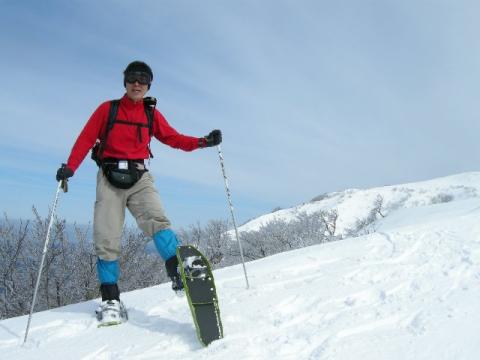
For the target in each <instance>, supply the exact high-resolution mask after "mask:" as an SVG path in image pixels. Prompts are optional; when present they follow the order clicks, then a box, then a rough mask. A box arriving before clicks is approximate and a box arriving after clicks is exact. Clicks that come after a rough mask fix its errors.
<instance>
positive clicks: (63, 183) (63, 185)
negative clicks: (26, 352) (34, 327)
mask: <svg viewBox="0 0 480 360" xmlns="http://www.w3.org/2000/svg"><path fill="white" fill-rule="evenodd" d="M60 189H63V191H64V192H66V189H67V181H59V182H58V186H57V192H56V194H55V200H54V201H53V205H52V210H51V211H50V221H49V223H48V228H47V237H46V238H45V243H44V245H43V253H42V260H41V261H40V267H39V269H38V275H37V282H36V284H35V290H34V292H33V299H32V306H31V308H30V315H29V316H28V322H27V329H26V330H25V338H24V339H23V344H24V345H25V343H26V342H27V337H28V330H29V329H30V321H31V320H32V315H33V308H34V307H35V301H36V300H37V292H38V287H39V285H40V278H41V276H42V269H43V263H44V262H45V256H46V255H47V248H48V242H49V241H50V230H51V229H52V225H53V217H54V215H55V210H56V208H57V202H58V195H59V194H60Z"/></svg>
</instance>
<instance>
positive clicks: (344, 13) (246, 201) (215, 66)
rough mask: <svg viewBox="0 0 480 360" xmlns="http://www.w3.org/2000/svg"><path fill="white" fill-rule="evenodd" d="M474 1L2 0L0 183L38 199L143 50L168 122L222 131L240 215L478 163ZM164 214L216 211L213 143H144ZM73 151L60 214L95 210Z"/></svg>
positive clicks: (12, 193)
mask: <svg viewBox="0 0 480 360" xmlns="http://www.w3.org/2000/svg"><path fill="white" fill-rule="evenodd" d="M479 10H480V4H479V3H478V2H476V1H462V0H460V1H445V0H440V1H433V0H431V1H422V0H415V1H413V0H403V1H391V0H378V1H355V0H348V1H347V0H345V1H328V2H327V1H306V0H297V1H287V0H276V1H273V0H264V1H253V0H252V1H221V0H215V1H214V0H206V1H135V2H133V1H90V0H85V1H49V0H46V1H41V2H40V1H8V0H7V1H5V0H3V1H2V0H0V49H1V51H0V67H1V68H2V69H4V71H3V86H1V87H0V102H1V106H0V118H1V122H2V131H1V132H0V139H1V142H0V154H1V155H0V168H1V170H0V199H1V204H2V206H1V210H2V211H3V212H6V213H7V214H8V215H9V216H10V217H22V218H28V217H30V216H31V207H32V205H35V206H36V207H37V208H38V209H39V211H40V213H42V214H46V213H47V211H48V207H49V205H50V204H51V202H52V200H53V195H54V192H55V187H56V183H55V180H54V175H55V172H56V169H57V168H58V166H59V165H60V163H61V162H64V161H65V160H66V159H67V157H68V154H69V152H70V149H71V147H72V145H73V143H74V141H75V139H76V137H77V136H78V133H79V132H80V130H81V129H82V127H83V126H84V124H85V122H86V120H87V119H88V117H89V116H90V114H91V113H92V112H93V111H94V110H95V108H96V107H97V106H98V105H99V104H100V103H101V102H103V101H104V100H107V99H113V98H118V97H121V96H122V95H123V92H124V89H123V83H122V71H123V69H124V68H125V66H126V65H127V64H128V63H129V62H130V61H133V60H143V61H146V62H147V63H148V64H150V65H151V67H152V68H153V71H154V83H153V85H152V88H151V90H150V95H153V96H156V97H157V98H158V109H159V110H160V111H161V112H162V113H163V114H164V115H165V117H166V118H167V119H168V121H169V122H170V124H171V125H173V126H174V127H175V128H176V129H177V130H179V131H180V132H182V133H185V134H189V135H195V136H201V135H205V134H207V133H208V132H209V131H210V130H211V129H214V128H219V129H221V130H222V131H223V133H224V143H223V144H222V149H223V151H224V154H225V161H226V163H225V165H226V169H227V174H228V175H229V180H230V186H231V191H232V196H233V202H234V204H235V208H236V214H237V217H238V220H239V222H240V223H242V222H244V221H246V220H248V219H249V218H252V217H255V216H258V215H261V214H263V213H267V212H269V211H270V210H272V209H273V208H274V207H277V206H281V207H288V206H292V205H296V204H299V203H301V202H304V201H308V200H310V199H311V198H313V197H315V196H316V195H318V194H321V193H324V192H330V191H336V190H344V189H346V188H353V187H356V188H358V187H372V186H381V185H387V184H395V183H403V182H408V181H417V180H423V179H429V178H434V177H438V176H443V175H449V174H453V173H459V172H464V171H475V170H477V169H478V168H479V166H478V164H479V160H480V156H479V145H478V143H479V141H478V138H479V134H480V124H479V121H478V114H479V113H480V111H479V110H480V109H479V107H480V105H479V104H480V102H479V101H478V99H477V96H478V88H479V84H480V71H479V69H480V68H479V64H480V45H479V41H478V34H480V25H479V22H478V15H479ZM152 148H153V153H154V154H155V158H154V159H152V161H151V165H150V167H151V170H152V173H153V174H154V176H155V178H156V184H157V187H158V189H159V191H160V194H161V196H162V199H163V202H164V206H165V208H166V211H167V215H168V216H169V217H170V218H171V220H172V222H173V224H174V226H176V227H178V226H187V225H188V224H193V223H196V222H197V221H200V222H201V223H204V222H205V221H207V220H209V219H217V218H227V217H228V215H229V213H228V208H227V205H226V199H225V192H224V185H223V178H222V176H221V171H220V167H219V163H218V156H217V153H216V151H215V149H206V150H200V151H197V152H193V153H184V152H181V151H178V150H173V149H169V148H167V147H166V146H164V145H162V144H160V143H155V144H153V147H152ZM95 172H96V169H95V166H94V164H93V162H92V161H91V160H90V159H88V158H87V159H85V161H84V162H83V164H82V166H81V167H80V169H79V170H78V171H77V173H76V174H75V176H74V178H72V180H71V181H70V191H69V193H68V194H65V195H62V197H61V199H60V203H59V209H58V211H59V215H60V216H61V217H63V218H66V219H67V220H68V221H70V222H73V221H77V222H80V223H86V222H89V221H91V220H92V217H93V202H94V193H95Z"/></svg>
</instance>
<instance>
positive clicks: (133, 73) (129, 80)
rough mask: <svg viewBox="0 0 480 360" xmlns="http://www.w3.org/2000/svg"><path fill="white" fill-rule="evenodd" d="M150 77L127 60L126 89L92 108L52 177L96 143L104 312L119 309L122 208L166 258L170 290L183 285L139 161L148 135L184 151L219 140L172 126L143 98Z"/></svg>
mask: <svg viewBox="0 0 480 360" xmlns="http://www.w3.org/2000/svg"><path fill="white" fill-rule="evenodd" d="M152 80H153V72H152V70H151V68H150V67H149V66H148V65H147V64H145V63H144V62H141V61H134V62H132V63H130V64H129V65H128V66H127V68H126V69H125V71H124V82H123V84H124V87H125V88H126V94H125V95H124V96H123V97H122V98H121V99H120V101H119V103H118V102H117V104H115V102H114V101H112V102H111V101H107V102H104V103H103V104H101V105H100V106H99V107H98V108H97V110H96V111H95V112H94V113H93V114H92V116H91V117H90V119H89V120H88V122H87V123H86V125H85V127H84V128H83V130H82V132H81V133H80V135H79V136H78V139H77V141H76V142H75V144H74V146H73V148H72V151H71V153H70V157H69V158H68V161H67V164H66V165H63V166H62V167H61V168H60V169H58V171H57V176H56V179H57V181H61V180H65V179H68V178H69V177H71V176H73V174H74V173H75V171H76V170H77V168H78V167H79V166H80V164H81V162H82V161H83V160H84V158H85V156H86V155H87V153H88V152H89V150H90V149H92V147H93V146H94V145H95V144H96V146H95V147H94V149H92V158H94V159H95V160H96V161H97V164H98V165H99V171H98V174H97V190H96V201H95V211H94V222H93V238H94V244H95V251H96V255H97V273H98V279H99V282H100V291H101V294H102V305H101V311H102V312H104V315H108V313H109V312H110V313H112V311H113V312H120V310H121V309H120V307H121V303H120V291H119V288H118V285H117V283H118V278H119V274H120V269H119V262H118V258H119V256H120V238H121V233H122V229H123V224H124V217H125V208H128V210H129V211H130V212H131V214H132V215H133V217H134V218H135V219H136V221H137V224H138V226H139V227H140V229H141V230H142V231H143V232H144V233H145V234H146V235H147V236H150V237H152V238H153V241H154V243H155V246H156V248H157V250H158V252H159V254H160V256H161V257H162V258H163V260H164V261H165V267H166V270H167V274H168V276H169V277H170V279H171V280H172V289H173V290H175V291H180V290H182V288H183V284H182V282H181V279H180V276H179V274H178V272H177V266H178V262H177V258H176V256H175V252H176V248H177V245H178V240H177V237H176V236H175V233H174V232H173V231H172V230H171V228H170V221H169V220H168V218H167V217H166V216H165V213H164V210H163V207H162V205H161V202H160V198H159V195H158V192H157V190H156V189H155V186H154V180H153V178H152V176H151V175H150V173H149V172H148V170H147V169H146V167H145V163H144V160H145V159H148V158H149V157H150V155H151V153H150V147H149V144H150V139H151V137H152V136H154V137H155V138H157V139H158V140H159V141H161V142H162V143H164V144H166V145H169V146H171V147H173V148H177V149H181V150H184V151H192V150H196V149H198V148H204V147H210V146H215V145H218V144H220V143H221V141H222V134H221V132H220V130H213V131H212V132H210V134H209V135H207V136H205V137H200V138H198V137H192V136H186V135H182V134H180V133H178V132H177V131H176V130H175V129H174V128H172V127H171V126H170V125H169V124H168V123H167V121H166V120H165V118H164V117H163V115H162V114H161V113H160V112H159V111H158V110H156V109H155V107H154V103H152V101H147V99H152V98H145V99H144V96H145V94H146V93H147V91H148V90H149V89H150V86H151V83H152ZM152 105H153V106H152ZM109 118H110V121H109ZM112 120H114V121H112ZM113 315H115V314H113ZM106 317H107V318H108V316H106ZM114 317H115V316H114ZM104 319H105V316H104ZM110 320H111V319H110ZM107 321H108V320H107Z"/></svg>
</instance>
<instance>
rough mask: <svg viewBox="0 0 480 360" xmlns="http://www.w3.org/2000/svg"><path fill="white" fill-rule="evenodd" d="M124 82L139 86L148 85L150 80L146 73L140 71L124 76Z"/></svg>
mask: <svg viewBox="0 0 480 360" xmlns="http://www.w3.org/2000/svg"><path fill="white" fill-rule="evenodd" d="M125 82H127V83H129V84H133V83H135V82H138V83H139V84H141V85H150V83H151V82H152V78H151V77H150V75H149V74H148V73H145V72H141V71H133V72H129V73H126V74H125Z"/></svg>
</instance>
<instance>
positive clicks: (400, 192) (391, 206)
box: [231, 172, 480, 236]
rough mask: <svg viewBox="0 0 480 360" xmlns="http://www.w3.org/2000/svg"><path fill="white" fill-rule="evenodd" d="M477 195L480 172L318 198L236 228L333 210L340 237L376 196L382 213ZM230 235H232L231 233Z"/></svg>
mask: <svg viewBox="0 0 480 360" xmlns="http://www.w3.org/2000/svg"><path fill="white" fill-rule="evenodd" d="M479 195H480V172H470V173H464V174H458V175H453V176H447V177H443V178H438V179H434V180H429V181H422V182H415V183H409V184H402V185H392V186H384V187H378V188H372V189H348V190H345V191H341V192H334V193H329V194H324V195H323V196H319V197H317V198H320V200H317V201H311V202H308V203H304V204H301V205H298V206H294V207H292V208H288V209H282V210H278V211H276V212H273V213H270V214H266V215H263V216H260V217H258V218H256V219H253V220H251V221H249V222H247V223H246V224H244V225H242V226H240V227H239V231H240V232H242V231H255V230H258V229H259V228H260V227H261V226H262V225H264V224H266V223H268V222H269V221H272V220H276V219H280V220H285V221H287V222H288V221H291V220H293V219H295V216H296V215H298V214H299V213H302V212H305V213H307V214H311V213H315V212H318V211H322V210H326V211H328V210H332V209H337V211H338V214H339V217H338V221H337V234H338V235H340V234H343V233H344V231H345V230H346V229H347V228H348V227H351V226H352V225H353V224H354V223H355V221H356V220H357V219H360V218H362V217H365V216H366V214H368V212H369V211H370V210H371V209H372V208H373V206H374V202H375V200H376V199H377V197H378V196H381V197H382V198H383V207H384V212H386V213H389V212H390V211H392V210H396V209H398V208H405V207H407V208H410V207H418V206H424V205H429V204H435V203H440V202H448V201H454V200H461V199H467V198H472V197H476V196H479ZM231 235H232V236H233V235H234V233H233V232H232V234H231Z"/></svg>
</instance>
